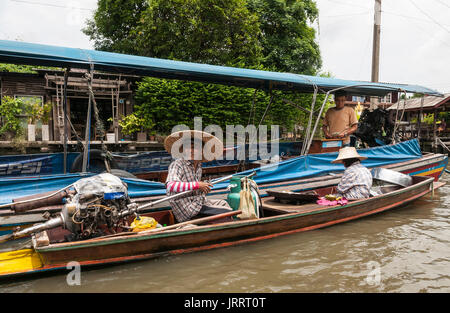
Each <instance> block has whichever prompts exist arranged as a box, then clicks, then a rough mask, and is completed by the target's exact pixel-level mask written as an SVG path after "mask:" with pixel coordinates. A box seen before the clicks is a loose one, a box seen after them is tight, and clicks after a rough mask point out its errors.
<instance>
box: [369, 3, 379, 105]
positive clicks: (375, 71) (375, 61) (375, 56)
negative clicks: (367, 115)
mask: <svg viewBox="0 0 450 313" xmlns="http://www.w3.org/2000/svg"><path fill="white" fill-rule="evenodd" d="M374 11H375V12H374V24H373V47H372V82H374V83H378V79H379V73H380V28H381V0H375V10H374ZM377 107H378V98H377V97H371V98H370V110H371V111H372V110H374V109H376V108H377Z"/></svg>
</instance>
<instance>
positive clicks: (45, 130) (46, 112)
mask: <svg viewBox="0 0 450 313" xmlns="http://www.w3.org/2000/svg"><path fill="white" fill-rule="evenodd" d="M42 110H43V112H42V117H41V120H42V141H49V140H50V131H49V126H48V122H49V120H50V111H51V110H52V104H51V103H46V104H44V105H43V107H42Z"/></svg>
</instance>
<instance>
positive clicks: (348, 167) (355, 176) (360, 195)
mask: <svg viewBox="0 0 450 313" xmlns="http://www.w3.org/2000/svg"><path fill="white" fill-rule="evenodd" d="M365 159H367V158H366V157H363V156H360V155H359V154H358V152H357V151H356V149H355V148H354V147H345V148H342V149H340V150H339V155H338V157H337V159H336V160H334V161H332V162H331V163H343V164H344V166H345V172H344V175H343V176H342V178H341V181H340V182H339V184H338V186H337V188H336V192H337V193H338V195H339V196H342V197H345V198H346V199H348V200H356V199H364V198H369V197H370V188H372V174H371V173H370V171H369V170H368V169H367V168H366V167H365V166H364V165H362V164H361V161H362V160H365Z"/></svg>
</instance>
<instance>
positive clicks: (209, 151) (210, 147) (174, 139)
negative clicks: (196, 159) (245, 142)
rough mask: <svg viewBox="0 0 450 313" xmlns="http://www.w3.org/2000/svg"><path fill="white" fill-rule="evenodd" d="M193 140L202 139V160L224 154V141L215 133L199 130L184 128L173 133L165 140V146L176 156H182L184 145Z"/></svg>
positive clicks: (205, 160)
mask: <svg viewBox="0 0 450 313" xmlns="http://www.w3.org/2000/svg"><path fill="white" fill-rule="evenodd" d="M193 140H195V141H197V140H201V141H202V155H201V157H202V160H201V161H202V162H208V161H212V160H215V159H217V158H219V156H222V155H223V143H222V142H221V141H220V140H219V138H217V137H216V136H214V135H211V134H209V133H206V132H203V131H199V130H182V131H178V132H175V133H172V134H171V135H170V136H168V137H167V138H166V139H165V140H164V148H165V149H166V151H167V152H169V153H170V154H171V155H172V157H174V158H181V157H182V156H183V152H182V151H180V150H181V147H183V145H186V144H189V143H190V142H192V141H193Z"/></svg>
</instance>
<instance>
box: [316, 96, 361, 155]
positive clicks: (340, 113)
mask: <svg viewBox="0 0 450 313" xmlns="http://www.w3.org/2000/svg"><path fill="white" fill-rule="evenodd" d="M345 101H346V93H345V92H344V91H340V90H338V91H337V92H336V93H335V94H334V102H335V103H336V106H335V107H334V108H330V109H329V110H328V111H327V113H325V118H324V120H323V126H322V130H323V133H324V135H325V138H327V139H333V138H334V139H342V143H343V146H344V147H349V146H350V135H351V134H353V133H354V132H356V130H357V129H358V119H357V118H356V113H355V110H354V109H353V108H351V107H348V106H345Z"/></svg>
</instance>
